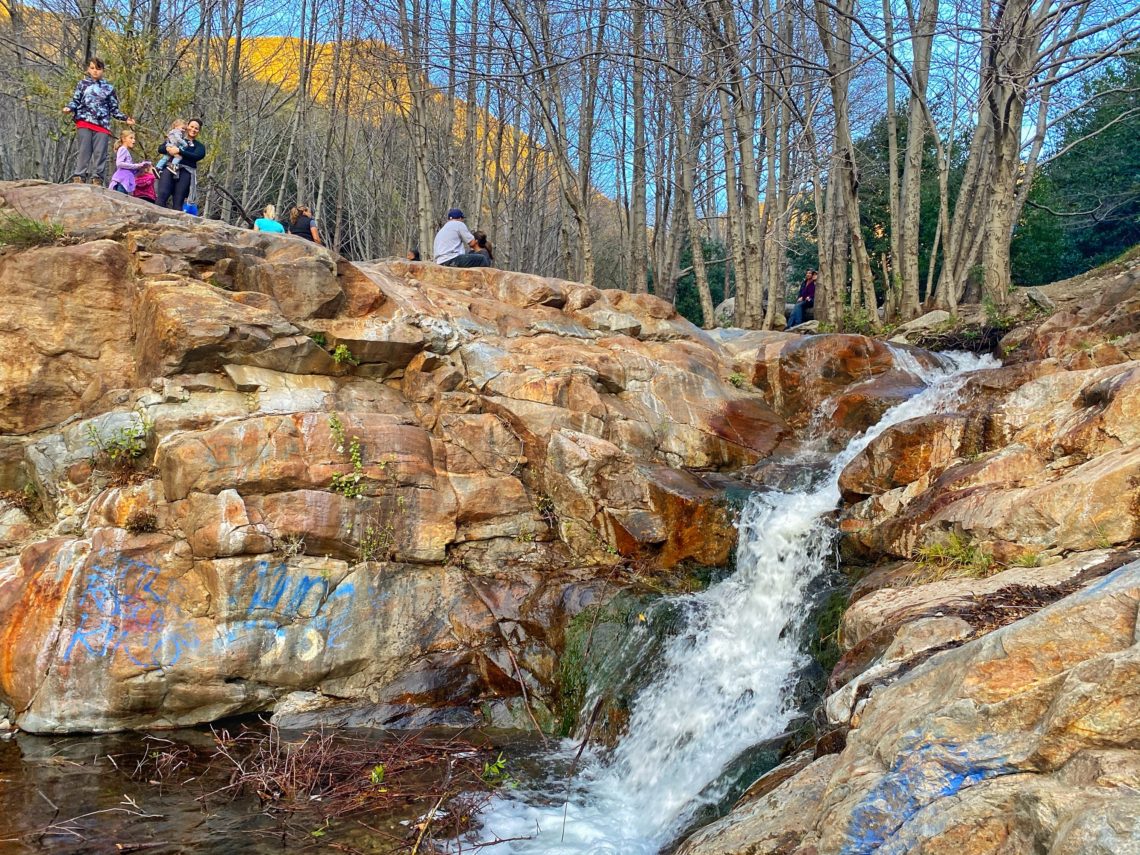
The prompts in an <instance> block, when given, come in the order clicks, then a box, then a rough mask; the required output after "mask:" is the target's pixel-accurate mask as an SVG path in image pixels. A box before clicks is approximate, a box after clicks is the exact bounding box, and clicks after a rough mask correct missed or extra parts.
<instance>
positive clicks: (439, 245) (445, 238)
mask: <svg viewBox="0 0 1140 855" xmlns="http://www.w3.org/2000/svg"><path fill="white" fill-rule="evenodd" d="M475 247H476V243H475V235H473V234H471V232H470V231H468V230H467V226H466V225H465V224H464V222H463V212H462V211H461V210H459V209H458V208H452V209H451V210H450V211H448V212H447V222H446V223H444V224H443V228H441V229H440V230H439V231H438V232H436V233H435V245H434V246H433V247H432V255H433V256H434V257H435V263H436V264H442V265H443V266H444V267H486V266H487V265H488V264H490V261H488V259H487V256H485V255H483V254H481V253H478V252H468V250H469V249H472V250H473V249H475Z"/></svg>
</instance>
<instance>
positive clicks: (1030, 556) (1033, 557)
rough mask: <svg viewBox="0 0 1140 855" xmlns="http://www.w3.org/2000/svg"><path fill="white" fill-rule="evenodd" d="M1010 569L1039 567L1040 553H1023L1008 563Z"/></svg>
mask: <svg viewBox="0 0 1140 855" xmlns="http://www.w3.org/2000/svg"><path fill="white" fill-rule="evenodd" d="M1009 566H1010V567H1040V566H1041V553H1040V552H1032V551H1031V552H1023V553H1021V555H1019V556H1017V557H1016V558H1015V559H1013V561H1011V562H1010V563H1009Z"/></svg>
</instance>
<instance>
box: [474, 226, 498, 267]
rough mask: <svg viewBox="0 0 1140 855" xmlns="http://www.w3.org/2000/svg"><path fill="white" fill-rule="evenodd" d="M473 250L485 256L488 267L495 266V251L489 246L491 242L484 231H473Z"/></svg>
mask: <svg viewBox="0 0 1140 855" xmlns="http://www.w3.org/2000/svg"><path fill="white" fill-rule="evenodd" d="M475 252H476V253H478V254H479V255H485V256H487V266H488V267H494V266H495V253H494V251H493V249H492V247H491V242H490V241H489V240H487V233H486V232H475Z"/></svg>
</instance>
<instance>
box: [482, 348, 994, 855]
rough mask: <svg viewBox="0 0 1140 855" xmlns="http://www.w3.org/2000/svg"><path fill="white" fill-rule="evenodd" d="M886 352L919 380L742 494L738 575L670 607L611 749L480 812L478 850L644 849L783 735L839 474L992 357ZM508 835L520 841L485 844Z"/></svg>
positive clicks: (672, 832)
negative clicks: (791, 477) (814, 467)
mask: <svg viewBox="0 0 1140 855" xmlns="http://www.w3.org/2000/svg"><path fill="white" fill-rule="evenodd" d="M897 350H898V351H899V352H900V353H901V354H903V355H902V356H899V357H898V361H896V364H898V365H899V366H900V368H903V370H907V371H911V372H912V373H915V374H916V376H918V377H919V378H920V379H921V380H922V381H923V382H924V383H926V384H927V388H926V390H925V391H924V392H922V393H921V394H918V395H916V396H914V397H913V398H911V399H910V400H908V401H905V402H904V403H902V404H899V405H898V406H896V407H894V408H892V409H891V410H889V411H888V412H887V413H886V414H885V415H884V416H883V418H882V419H881V420H880V421H879V423H878V424H876V425H875V426H874V427H872V428H871V429H870V430H868V431H867V432H866V433H864V434H863V435H861V436H859V437H857V438H855V439H854V440H852V441H851V443H849V445H848V446H847V447H846V448H845V449H844V450H843V451H842V452H840V453H839V454H838V455H836V457H835V459H834V460H833V461H832V462H831V465H830V467H829V468H828V469H827V471H826V473H825V474H824V475H823V476H822V477H821V478H819V479H818V480H817V481H816V482H815V483H814V484H812V485H810V486H806V487H803V488H802V489H799V490H797V491H795V492H786V493H780V492H757V493H755V494H753V495H752V496H751V497H750V498H749V500H748V502H747V504H746V505H745V507H744V509H743V511H742V513H741V517H740V521H739V523H738V528H739V531H740V536H739V543H738V546H737V560H736V564H737V570H736V572H735V573H734V574H732V575H731V576H729V577H727V578H725V579H724V580H722V581H720V582H718V583H717V584H715V585H713V586H711V587H709V588H708V589H706V590H704V591H702V592H700V593H697V594H692V595H688V596H686V597H683V598H677V599H676V600H674V601H672V602H671V603H670V604H669V607H670V608H671V609H679V610H680V613H681V620H680V624H681V625H680V626H679V628H678V629H677V631H676V632H675V633H674V634H673V635H672V636H671V637H669V638H668V639H667V640H666V641H665V642H664V644H662V645H661V646H660V649H659V650H660V652H659V655H660V657H661V659H660V662H659V663H657V667H654V669H653V671H654V674H655V675H656V679H655V680H654V681H653V682H651V683H649V684H648V685H646V686H645V687H644V688H643V689H642V690H641V691H640V693H639V694H638V695H637V697H636V699H635V701H634V703H633V707H632V711H631V715H630V720H629V727H628V729H627V731H626V733H625V735H624V736H623V737H622V738H621V739H620V740H619V742H618V744H617V745H616V746H615V747H614V748H613V749H612V750H611V751H603V750H601V749H597V748H595V747H588V748H587V749H586V751H585V752H584V754H583V756H582V758H581V760H580V762H579V763H578V764H577V768H578V770H579V771H578V777H577V779H576V780H575V781H574V782H573V786H572V787H571V788H570V795H569V798H568V800H567V801H566V802H565V804H563V803H562V801H561V799H560V797H562V796H564V795H565V793H566V785H565V781H559V780H557V779H552V780H550V781H548V782H540V783H538V784H536V785H532V786H530V787H529V788H523V789H520V790H519V791H517V792H516V793H513V794H508V795H505V796H502V797H498V798H496V799H494V800H493V801H492V803H491V805H490V806H489V807H488V809H487V810H486V811H485V812H484V814H483V829H484V833H483V837H482V840H483V842H484V846H483V848H482V850H481V851H483V852H492V853H497V855H502V853H508V852H510V853H543V855H571V854H572V853H575V854H576V855H585V853H589V855H605V854H606V853H614V855H619V853H620V855H653V853H657V852H659V851H660V850H661V849H662V848H663V847H665V846H667V845H668V844H670V843H671V842H673V841H674V840H675V839H676V838H677V836H678V835H679V834H680V833H681V832H683V831H684V830H685V829H686V828H688V827H689V826H690V825H691V823H692V821H693V819H694V817H697V816H699V815H701V813H702V811H706V810H707V809H708V808H710V806H714V805H715V804H716V803H717V802H718V801H720V800H721V799H723V798H724V797H725V795H726V794H727V793H728V790H729V786H730V783H731V779H732V776H731V775H726V770H729V769H730V767H731V766H732V765H733V764H734V763H736V761H737V760H738V758H740V757H741V756H742V755H744V754H745V752H747V751H748V750H749V749H750V748H752V747H754V746H757V745H760V744H762V743H764V742H765V741H766V740H770V739H773V738H778V737H780V736H786V729H787V728H788V726H789V724H790V723H791V722H792V721H793V719H794V718H795V716H796V715H797V709H796V704H795V703H794V702H793V701H792V698H791V694H792V691H791V690H792V689H793V688H794V684H795V682H796V674H797V673H798V672H799V671H800V670H801V669H802V668H803V666H804V664H805V662H806V661H807V654H806V653H805V652H804V651H803V650H801V649H800V637H801V633H800V631H799V630H800V628H801V627H802V626H803V624H804V621H805V620H806V618H807V616H808V614H809V612H810V609H811V606H812V604H811V602H810V598H808V597H807V596H805V593H806V592H807V591H808V590H809V587H810V586H811V584H812V582H813V580H816V579H818V578H819V577H820V576H821V575H822V574H824V573H826V572H828V569H829V568H830V567H831V566H832V565H833V561H832V560H831V551H832V546H833V539H834V532H833V530H832V528H831V526H830V524H829V522H828V521H827V519H826V517H827V515H828V514H829V512H830V511H832V510H833V509H834V508H835V507H836V506H837V505H838V503H839V499H840V496H839V487H838V482H839V475H840V473H841V472H842V471H843V468H844V467H845V466H846V465H847V464H848V463H849V462H850V461H851V460H852V459H854V457H855V456H856V455H857V454H858V453H859V452H860V451H862V450H863V449H864V448H866V447H867V445H868V444H869V443H870V442H871V441H873V440H874V438H875V437H877V436H879V435H880V434H881V433H882V432H883V431H884V430H886V429H887V428H889V427H890V426H892V425H895V424H899V423H900V422H903V421H906V420H908V419H911V418H916V417H918V416H923V415H927V414H929V413H932V412H936V411H938V410H939V409H940V408H943V407H945V406H948V405H949V404H950V403H952V402H953V400H954V396H955V394H956V393H957V390H958V389H959V388H960V386H961V384H962V383H963V382H964V379H965V372H968V371H971V370H976V369H979V368H985V367H992V366H993V365H994V362H993V360H992V359H989V358H984V357H983V358H979V357H973V356H969V355H962V356H955V357H953V359H950V358H947V357H943V358H944V359H945V360H946V364H947V366H949V367H935V368H929V367H926V366H924V365H923V364H922V363H921V362H920V361H919V360H917V359H915V358H914V356H913V355H912V354H910V353H909V352H907V351H906V350H905V349H902V348H898V349H897ZM892 352H894V349H892ZM904 365H905V366H906V367H905V368H904V367H903V366H904ZM587 698H588V702H589V703H588V705H592V704H593V703H595V702H596V696H595V695H590V694H588V695H587ZM587 715H588V712H587ZM577 749H578V746H577V745H575V744H574V743H572V742H571V741H566V742H564V743H563V745H562V746H561V748H560V749H559V750H558V751H557V752H556V753H555V754H554V755H552V756H551V757H550V758H549V762H550V765H551V767H552V768H561V769H567V768H569V767H570V765H571V764H570V758H571V757H572V756H573V755H574V753H575V752H576V751H577ZM507 838H527V839H522V840H519V839H516V840H512V841H510V842H504V843H502V844H499V845H494V846H487V845H485V843H486V841H488V840H494V839H501V840H504V841H505V840H506V839H507Z"/></svg>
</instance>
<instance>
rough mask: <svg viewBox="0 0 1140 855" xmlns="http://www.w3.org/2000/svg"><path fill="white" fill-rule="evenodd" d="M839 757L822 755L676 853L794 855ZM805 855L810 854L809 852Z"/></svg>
mask: <svg viewBox="0 0 1140 855" xmlns="http://www.w3.org/2000/svg"><path fill="white" fill-rule="evenodd" d="M837 760H838V757H837V756H836V755H830V756H827V757H821V758H819V759H818V760H816V761H815V762H814V763H812V764H811V765H810V766H808V767H807V768H806V769H805V770H804V771H802V772H800V773H799V774H798V775H796V776H795V777H794V778H792V779H791V780H789V781H787V782H785V783H783V784H781V785H780V786H779V787H777V788H776V789H775V790H773V791H772V792H770V793H769V794H768V795H766V796H764V797H763V798H760V799H757V800H755V801H752V802H749V803H747V804H744V805H742V806H739V807H737V808H736V809H735V810H733V811H732V813H730V814H729V815H728V816H726V817H724V818H722V819H719V820H717V821H716V822H714V823H712V824H711V825H708V826H706V827H705V828H702V829H701V830H700V831H698V832H697V833H696V834H694V835H693V836H692V837H690V838H689V839H688V840H687V841H686V842H685V844H684V845H683V846H682V847H681V848H680V849H678V850H677V855H755V853H761V852H764V853H773V855H775V853H793V852H799V851H800V850H799V849H797V847H798V846H799V844H800V842H801V841H802V840H803V839H804V837H805V836H807V834H808V833H809V831H810V829H811V824H810V823H811V818H812V817H813V815H814V812H815V809H816V803H817V802H818V800H819V798H820V796H821V795H822V794H823V790H824V787H825V786H826V785H827V782H828V780H829V778H830V776H831V773H832V770H833V769H834V768H835V766H836V762H837ZM805 855H806V853H805Z"/></svg>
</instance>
